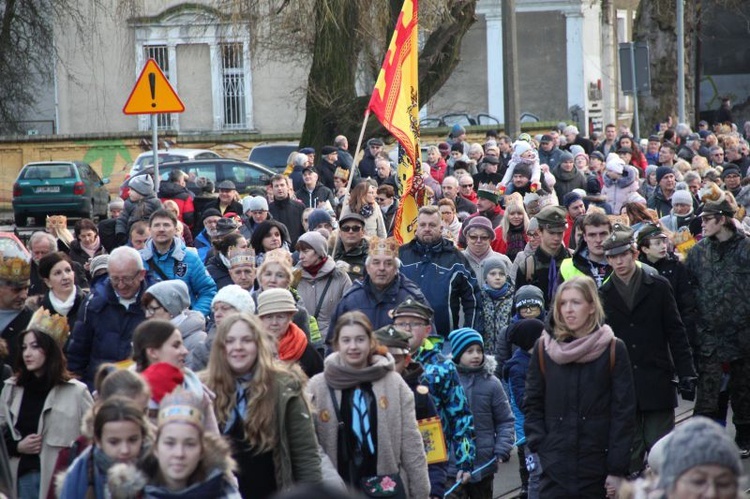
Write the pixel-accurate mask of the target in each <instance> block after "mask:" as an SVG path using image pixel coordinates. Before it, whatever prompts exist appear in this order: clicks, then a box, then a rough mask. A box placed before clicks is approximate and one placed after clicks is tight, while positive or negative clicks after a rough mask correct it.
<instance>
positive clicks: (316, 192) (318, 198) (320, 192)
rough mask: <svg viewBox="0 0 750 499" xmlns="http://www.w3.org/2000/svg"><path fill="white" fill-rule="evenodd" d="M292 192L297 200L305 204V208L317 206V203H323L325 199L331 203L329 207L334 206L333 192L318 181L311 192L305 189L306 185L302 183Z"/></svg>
mask: <svg viewBox="0 0 750 499" xmlns="http://www.w3.org/2000/svg"><path fill="white" fill-rule="evenodd" d="M294 194H295V196H297V199H298V200H299V202H300V203H302V204H303V205H305V208H317V207H318V204H319V203H325V202H326V201H328V202H330V203H331V207H333V206H336V201H335V198H334V197H333V192H331V189H329V188H328V187H326V186H325V185H323V184H321V183H320V182H318V184H317V185H316V186H315V188H314V189H313V190H312V192H311V191H309V190H307V187H306V186H305V185H304V184H302V187H300V188H299V189H297V190H296V191H295V193H294Z"/></svg>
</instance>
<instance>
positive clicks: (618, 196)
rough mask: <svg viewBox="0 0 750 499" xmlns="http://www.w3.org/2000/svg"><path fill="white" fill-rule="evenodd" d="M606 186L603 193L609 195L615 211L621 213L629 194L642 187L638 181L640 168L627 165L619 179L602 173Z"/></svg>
mask: <svg viewBox="0 0 750 499" xmlns="http://www.w3.org/2000/svg"><path fill="white" fill-rule="evenodd" d="M602 177H603V179H604V187H602V194H604V195H605V196H607V202H608V203H609V204H610V205H611V206H612V211H613V212H614V213H620V210H621V208H622V205H623V204H625V203H626V202H627V199H628V196H630V195H631V194H632V193H634V192H638V190H639V189H640V187H641V184H640V182H638V170H636V168H635V167H634V166H630V165H625V168H624V169H623V172H622V176H621V177H620V178H618V179H617V180H613V179H611V178H609V175H606V174H605V175H602Z"/></svg>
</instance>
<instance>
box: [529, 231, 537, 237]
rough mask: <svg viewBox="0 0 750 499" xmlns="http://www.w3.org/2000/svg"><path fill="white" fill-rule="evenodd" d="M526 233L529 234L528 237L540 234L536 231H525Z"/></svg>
mask: <svg viewBox="0 0 750 499" xmlns="http://www.w3.org/2000/svg"><path fill="white" fill-rule="evenodd" d="M526 235H527V236H529V237H539V236H540V234H539V233H538V232H527V233H526Z"/></svg>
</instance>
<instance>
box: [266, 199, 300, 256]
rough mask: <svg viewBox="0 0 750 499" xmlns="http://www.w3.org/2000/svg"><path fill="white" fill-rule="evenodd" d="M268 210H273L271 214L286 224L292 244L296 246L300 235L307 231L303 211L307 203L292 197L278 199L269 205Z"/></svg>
mask: <svg viewBox="0 0 750 499" xmlns="http://www.w3.org/2000/svg"><path fill="white" fill-rule="evenodd" d="M268 211H269V212H271V216H272V217H273V218H274V219H275V220H278V221H279V222H281V223H283V224H284V226H286V230H287V231H289V238H290V239H291V245H292V247H294V246H295V245H296V244H297V239H299V236H301V235H302V234H304V232H305V228H304V227H303V226H302V212H304V211H305V205H303V204H302V203H300V202H299V201H296V200H293V199H290V198H287V199H281V200H278V199H277V200H275V201H274V202H272V203H271V204H269V205H268Z"/></svg>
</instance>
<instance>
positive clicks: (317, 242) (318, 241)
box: [297, 230, 328, 258]
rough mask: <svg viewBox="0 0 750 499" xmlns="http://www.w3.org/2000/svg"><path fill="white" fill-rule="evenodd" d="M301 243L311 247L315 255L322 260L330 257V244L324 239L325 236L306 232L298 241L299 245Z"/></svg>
mask: <svg viewBox="0 0 750 499" xmlns="http://www.w3.org/2000/svg"><path fill="white" fill-rule="evenodd" d="M299 243H305V244H307V245H308V246H310V247H311V248H312V249H313V251H315V254H316V255H318V256H319V257H321V258H325V257H326V256H328V242H327V241H326V238H325V237H323V234H321V233H320V232H318V231H315V230H313V231H311V232H305V233H304V234H302V235H301V236H300V237H299V239H298V240H297V244H298V245H299Z"/></svg>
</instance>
